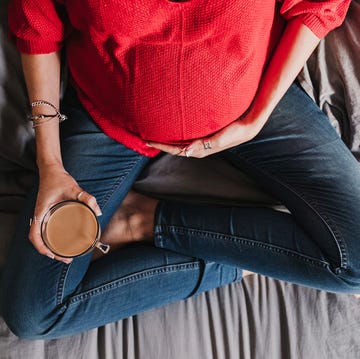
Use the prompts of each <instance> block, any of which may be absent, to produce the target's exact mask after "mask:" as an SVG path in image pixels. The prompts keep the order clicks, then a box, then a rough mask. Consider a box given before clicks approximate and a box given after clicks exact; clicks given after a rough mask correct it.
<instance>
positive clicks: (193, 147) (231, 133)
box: [147, 112, 267, 158]
mask: <svg viewBox="0 0 360 359" xmlns="http://www.w3.org/2000/svg"><path fill="white" fill-rule="evenodd" d="M266 120H267V118H264V117H262V116H253V115H252V114H251V113H250V112H249V113H248V114H247V115H245V116H244V117H242V118H240V119H238V120H236V121H234V122H232V123H231V124H230V125H228V126H227V127H225V128H223V129H222V130H221V131H219V132H217V133H216V134H215V135H213V136H211V137H207V138H201V139H198V140H195V141H194V142H192V143H190V144H189V145H188V146H185V147H181V146H174V145H168V144H164V143H158V142H148V143H147V144H148V146H150V147H153V148H156V149H158V150H160V151H163V152H167V153H170V154H171V155H174V156H182V157H196V158H203V157H206V156H209V155H212V154H214V153H217V152H221V151H223V150H226V149H228V148H231V147H235V146H238V145H240V144H241V143H244V142H247V141H250V140H251V139H253V138H254V137H255V136H256V135H257V134H258V133H259V132H260V130H261V128H262V127H263V126H264V124H265V123H266Z"/></svg>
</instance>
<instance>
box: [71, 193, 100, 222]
mask: <svg viewBox="0 0 360 359" xmlns="http://www.w3.org/2000/svg"><path fill="white" fill-rule="evenodd" d="M76 199H77V200H78V201H80V202H83V203H85V204H87V205H88V206H89V207H90V208H91V209H92V210H93V211H94V212H95V214H96V215H97V216H101V215H102V212H101V209H100V207H99V205H98V204H97V201H96V198H95V197H94V196H92V195H91V194H90V193H87V192H85V191H81V192H79V193H78V194H77V196H76Z"/></svg>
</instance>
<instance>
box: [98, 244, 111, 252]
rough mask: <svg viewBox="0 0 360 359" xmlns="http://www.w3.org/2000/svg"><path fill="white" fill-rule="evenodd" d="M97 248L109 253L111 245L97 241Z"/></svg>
mask: <svg viewBox="0 0 360 359" xmlns="http://www.w3.org/2000/svg"><path fill="white" fill-rule="evenodd" d="M95 247H96V248H99V249H100V251H101V252H103V253H104V254H106V253H108V252H109V250H110V246H109V245H108V244H105V243H102V242H97V243H96V244H95Z"/></svg>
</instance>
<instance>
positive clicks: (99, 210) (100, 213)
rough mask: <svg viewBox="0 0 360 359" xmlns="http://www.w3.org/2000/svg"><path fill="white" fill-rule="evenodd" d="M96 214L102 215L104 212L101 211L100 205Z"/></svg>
mask: <svg viewBox="0 0 360 359" xmlns="http://www.w3.org/2000/svg"><path fill="white" fill-rule="evenodd" d="M96 215H97V216H102V212H101V209H100V207H98V208H97V209H96Z"/></svg>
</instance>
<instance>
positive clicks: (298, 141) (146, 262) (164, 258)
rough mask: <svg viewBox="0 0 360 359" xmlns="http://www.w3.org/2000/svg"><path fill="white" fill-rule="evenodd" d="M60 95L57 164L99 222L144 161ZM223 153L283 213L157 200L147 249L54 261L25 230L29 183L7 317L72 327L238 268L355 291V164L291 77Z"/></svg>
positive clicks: (200, 286) (4, 297)
mask: <svg viewBox="0 0 360 359" xmlns="http://www.w3.org/2000/svg"><path fill="white" fill-rule="evenodd" d="M66 102H67V104H66V108H64V109H63V111H64V112H66V113H67V114H68V115H69V120H67V121H65V122H64V123H63V124H62V128H61V138H62V149H63V160H64V163H65V167H66V169H67V170H68V171H69V172H70V173H71V174H72V175H73V176H74V177H75V178H76V179H77V180H78V181H79V184H80V185H81V186H82V187H83V188H84V189H85V190H86V191H88V192H90V193H92V194H94V195H95V196H96V198H97V200H98V203H99V204H100V207H101V209H102V211H103V215H102V216H101V217H100V223H101V226H102V227H103V228H104V227H105V225H106V223H107V222H108V221H109V219H110V218H111V216H112V214H113V212H114V210H115V209H116V208H117V206H118V205H119V203H121V201H122V199H123V198H124V196H125V195H126V193H127V192H128V190H129V188H130V187H131V185H132V184H133V182H134V181H135V179H136V178H137V176H138V175H139V173H140V171H141V170H142V169H143V167H144V166H145V165H146V164H147V163H148V161H149V159H148V158H146V157H144V156H141V155H139V154H137V153H135V152H133V151H131V150H129V149H127V148H125V147H124V146H122V145H121V144H119V143H116V142H115V141H113V140H111V139H109V138H108V137H106V136H105V135H104V134H103V133H102V132H101V131H100V130H99V129H98V128H97V126H95V125H94V123H93V122H92V121H91V119H90V118H89V116H88V115H87V114H86V113H85V112H84V111H83V110H82V109H81V106H80V105H79V103H78V102H77V100H76V99H74V98H73V97H71V96H70V99H68V100H67V101H66ZM223 156H224V160H227V161H230V162H231V163H232V164H233V165H234V166H236V167H239V168H240V169H241V170H243V171H244V172H246V173H247V174H249V175H251V176H253V177H254V178H255V180H256V181H257V182H258V183H259V185H261V186H263V187H264V188H266V189H267V190H268V191H270V192H271V193H273V194H274V195H275V196H277V197H278V198H279V199H281V201H282V202H283V203H284V204H285V205H286V206H287V207H288V208H289V210H290V211H291V215H290V214H288V213H283V212H278V211H275V210H273V209H270V208H247V207H226V206H211V205H201V206H200V205H196V204H183V203H175V202H168V201H162V202H160V204H159V206H158V208H157V213H156V219H155V222H156V223H155V232H156V234H155V245H156V246H157V248H155V247H153V246H149V245H145V244H139V245H136V246H131V247H126V248H124V249H122V250H119V251H116V252H113V253H111V254H109V255H107V256H105V257H103V258H101V259H100V260H98V261H96V262H92V263H90V255H86V256H83V257H79V258H76V259H75V260H74V261H73V263H72V264H70V265H65V264H63V263H60V262H56V261H53V260H51V259H49V258H47V257H44V256H42V255H40V254H38V253H37V251H36V250H35V249H34V248H33V247H32V245H31V243H30V242H29V241H28V239H27V234H28V220H29V217H31V216H32V214H33V208H34V202H35V197H36V188H35V189H34V191H33V193H32V194H31V195H30V196H29V200H28V202H27V205H26V208H25V210H24V213H23V214H22V216H21V219H20V223H19V225H18V230H17V234H16V238H15V240H14V242H13V245H12V248H11V252H10V255H9V259H8V262H7V265H6V269H5V272H4V276H3V280H2V286H1V296H0V299H1V301H2V311H3V316H4V318H5V320H6V322H7V323H8V325H9V327H10V328H11V329H12V330H13V331H14V332H15V334H17V335H19V336H22V337H27V338H56V337H61V336H65V335H71V334H74V333H77V332H81V331H84V330H87V329H90V328H93V327H97V326H100V325H103V324H105V323H108V322H112V321H116V320H118V319H121V318H125V317H128V316H130V315H133V314H136V313H139V312H141V311H143V310H146V309H148V308H152V307H156V306H160V305H163V304H165V303H169V302H172V301H175V300H179V299H182V298H187V297H189V296H191V295H194V294H196V293H199V292H201V291H204V290H208V289H211V288H214V287H217V286H220V285H223V284H226V283H231V282H233V281H236V280H239V279H240V278H241V270H240V269H238V268H245V269H248V270H251V271H255V272H258V273H262V274H265V275H269V276H272V277H275V278H279V279H282V280H287V281H291V282H295V283H299V284H303V285H308V286H311V287H315V288H321V289H324V290H328V291H335V292H336V291H338V292H349V293H351V292H357V291H360V289H359V288H360V285H359V282H360V279H359V278H360V276H359V271H360V268H359V267H360V260H359V255H360V250H359V249H360V248H359V246H360V244H359V237H360V227H359V224H358V223H359V220H358V218H360V216H359V211H360V209H359V208H358V204H359V203H360V201H359V200H360V173H359V164H358V163H357V162H356V160H355V159H354V158H353V156H352V155H351V153H350V152H349V150H348V149H347V148H346V147H345V146H344V144H343V143H342V141H341V140H340V139H339V137H338V135H337V134H336V132H335V131H334V130H333V128H332V127H331V125H330V124H329V122H328V120H327V118H326V117H325V116H324V115H323V114H322V112H321V111H320V110H319V109H318V108H317V107H316V106H315V105H314V103H313V102H312V101H311V100H310V99H309V98H308V96H307V95H306V94H304V93H303V91H302V90H301V89H300V88H298V87H297V85H293V86H292V87H291V88H290V89H289V91H288V92H287V94H286V95H285V97H284V98H283V99H282V101H281V102H280V103H279V105H278V106H277V108H276V110H275V111H274V113H273V114H272V116H271V118H270V119H269V121H268V123H267V124H266V126H265V127H264V129H263V130H262V131H261V133H260V134H259V135H258V136H257V137H256V138H254V139H253V140H252V141H250V142H248V143H246V144H242V145H240V146H238V147H236V148H233V149H230V150H227V151H224V153H223ZM196 258H198V259H196ZM199 258H200V259H199Z"/></svg>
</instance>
